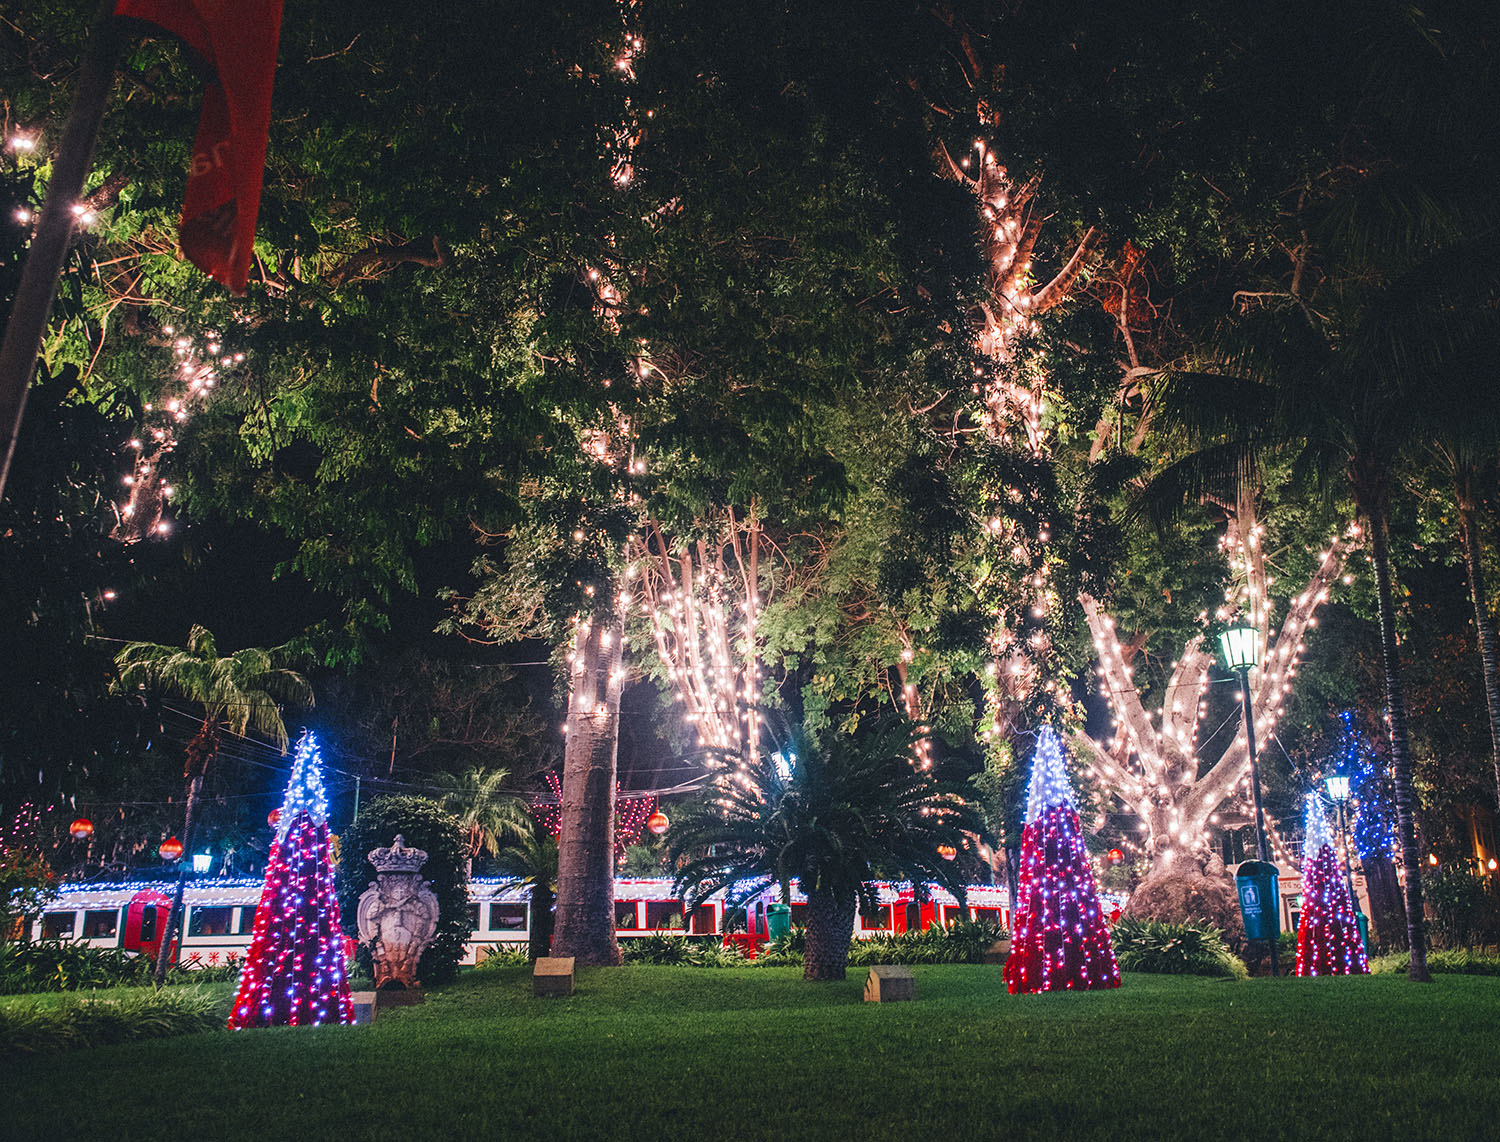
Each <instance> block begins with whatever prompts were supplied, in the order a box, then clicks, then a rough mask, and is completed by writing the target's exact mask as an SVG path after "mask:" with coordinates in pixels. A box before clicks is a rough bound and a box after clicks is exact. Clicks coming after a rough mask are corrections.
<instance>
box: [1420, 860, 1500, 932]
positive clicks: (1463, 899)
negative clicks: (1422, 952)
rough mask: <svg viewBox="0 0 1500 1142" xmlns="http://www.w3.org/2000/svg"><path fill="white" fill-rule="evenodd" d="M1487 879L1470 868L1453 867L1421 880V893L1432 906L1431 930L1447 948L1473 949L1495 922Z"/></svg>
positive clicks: (1493, 905)
mask: <svg viewBox="0 0 1500 1142" xmlns="http://www.w3.org/2000/svg"><path fill="white" fill-rule="evenodd" d="M1488 880H1489V878H1488V877H1486V876H1483V875H1481V874H1480V873H1477V872H1474V871H1473V870H1471V869H1462V868H1452V869H1444V870H1443V871H1442V872H1437V873H1432V874H1429V875H1427V876H1424V877H1423V878H1422V893H1423V895H1424V896H1425V897H1426V898H1427V902H1428V903H1429V904H1430V905H1431V906H1432V916H1433V923H1432V930H1433V935H1435V936H1436V937H1437V938H1438V940H1439V941H1440V942H1441V943H1442V944H1443V946H1444V947H1447V948H1457V947H1460V946H1462V947H1465V948H1472V947H1473V946H1474V943H1475V941H1476V940H1478V939H1481V938H1482V937H1483V936H1484V935H1485V934H1486V933H1487V932H1489V931H1490V929H1491V928H1492V927H1493V926H1494V923H1495V912H1496V908H1495V898H1494V897H1493V896H1491V895H1490V892H1489V885H1488Z"/></svg>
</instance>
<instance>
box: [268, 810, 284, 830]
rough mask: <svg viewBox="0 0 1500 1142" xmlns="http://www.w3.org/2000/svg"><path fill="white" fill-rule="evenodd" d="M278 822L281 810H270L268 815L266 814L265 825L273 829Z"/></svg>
mask: <svg viewBox="0 0 1500 1142" xmlns="http://www.w3.org/2000/svg"><path fill="white" fill-rule="evenodd" d="M280 822H281V810H280V809H272V810H271V811H270V812H269V813H267V814H266V824H268V825H270V826H271V828H273V829H274V828H275V827H276V826H277V825H278V824H279V823H280Z"/></svg>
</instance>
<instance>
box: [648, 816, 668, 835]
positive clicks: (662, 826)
mask: <svg viewBox="0 0 1500 1142" xmlns="http://www.w3.org/2000/svg"><path fill="white" fill-rule="evenodd" d="M671 823H672V822H671V821H669V820H667V815H666V814H665V813H663V812H662V811H661V810H660V809H658V810H657V811H656V812H654V813H652V814H651V816H649V817H647V818H646V829H647V831H648V832H650V834H651V835H652V836H653V837H659V836H661V835H662V834H663V833H665V832H666V831H667V826H668V825H670V824H671Z"/></svg>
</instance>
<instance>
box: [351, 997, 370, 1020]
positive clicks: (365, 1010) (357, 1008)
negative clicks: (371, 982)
mask: <svg viewBox="0 0 1500 1142" xmlns="http://www.w3.org/2000/svg"><path fill="white" fill-rule="evenodd" d="M349 999H350V1002H352V1003H353V1004H354V1022H355V1023H369V1022H370V1021H372V1020H373V1019H374V1018H375V992H373V991H351V992H350V993H349Z"/></svg>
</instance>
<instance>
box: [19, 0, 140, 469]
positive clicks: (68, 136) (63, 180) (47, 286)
mask: <svg viewBox="0 0 1500 1142" xmlns="http://www.w3.org/2000/svg"><path fill="white" fill-rule="evenodd" d="M114 9H115V0H102V3H101V4H100V5H99V12H98V14H97V15H96V16H95V18H94V24H93V27H92V28H90V29H89V39H88V46H87V48H86V49H85V51H84V56H83V70H82V71H81V73H80V74H79V78H78V93H77V95H75V96H74V99H73V110H72V112H71V113H70V114H69V116H68V125H67V128H66V129H65V130H64V131H63V138H62V145H61V146H60V147H59V148H58V151H57V159H56V161H55V162H54V163H53V165H52V180H51V182H50V183H49V184H48V187H47V200H46V203H45V204H44V205H43V207H42V215H41V219H40V220H39V221H38V222H37V227H36V231H35V232H34V233H33V234H32V237H31V246H30V248H29V249H28V250H27V252H26V265H25V267H24V268H23V269H22V271H21V283H20V285H19V287H18V288H17V289H16V297H15V301H14V302H13V303H12V304H11V309H10V320H9V321H8V322H7V323H6V325H5V341H4V343H3V345H0V432H3V433H4V453H3V456H0V499H3V498H4V497H5V484H6V480H7V479H8V477H9V476H10V464H11V460H12V458H13V457H14V456H15V451H16V438H17V437H18V436H19V435H20V431H21V417H22V415H23V414H24V413H25V411H26V393H27V390H28V389H29V388H30V387H31V376H32V374H33V373H34V372H35V371H36V361H37V355H38V353H40V351H41V346H42V335H43V334H44V333H45V332H46V329H47V316H48V314H50V313H51V311H52V300H53V298H54V297H56V296H57V281H58V278H60V277H61V276H62V269H63V262H64V261H65V260H66V258H67V255H68V243H69V241H71V239H72V237H73V226H74V223H75V221H76V218H75V215H74V214H73V206H74V204H75V203H76V202H77V201H78V196H79V195H80V194H81V193H82V192H83V183H84V180H85V179H86V178H87V177H88V173H89V166H90V164H91V163H92V161H93V157H94V143H95V142H96V141H97V139H98V138H99V124H100V123H101V121H102V120H103V119H104V108H105V105H106V104H107V103H108V102H109V93H110V89H111V88H112V87H113V86H114V81H115V64H116V63H117V62H118V61H119V58H120V49H121V43H122V41H121V38H120V32H119V27H118V25H117V22H116V20H115V14H114Z"/></svg>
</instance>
